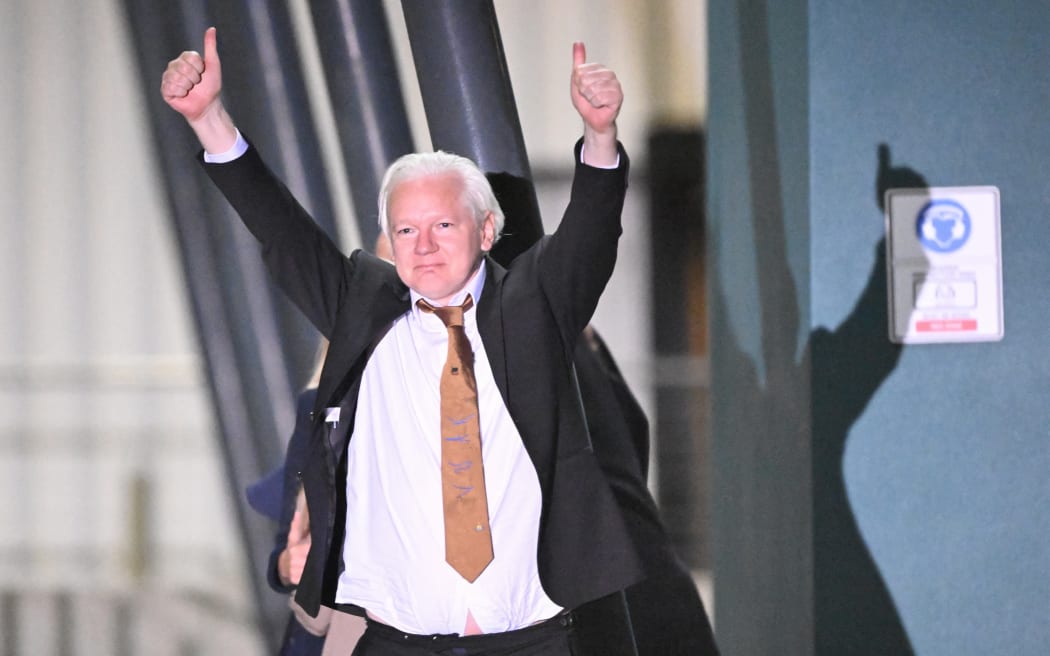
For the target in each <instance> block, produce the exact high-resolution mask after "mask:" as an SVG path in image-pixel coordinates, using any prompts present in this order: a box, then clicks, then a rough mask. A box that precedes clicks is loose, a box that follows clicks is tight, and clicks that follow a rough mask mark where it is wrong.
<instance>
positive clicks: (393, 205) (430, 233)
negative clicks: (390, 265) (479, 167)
mask: <svg viewBox="0 0 1050 656" xmlns="http://www.w3.org/2000/svg"><path fill="white" fill-rule="evenodd" d="M462 190H463V183H462V181H461V180H460V179H459V177H458V176H457V175H455V174H453V173H447V174H441V175H431V176H425V177H421V178H415V179H413V180H408V181H406V182H402V183H401V184H399V185H398V186H397V187H396V188H395V189H394V191H393V193H391V195H390V201H389V203H388V206H387V212H388V214H389V218H390V229H391V233H392V234H391V246H392V247H393V251H394V266H395V267H397V274H398V276H400V277H401V281H402V282H404V283H405V284H406V285H408V286H409V287H411V288H412V289H414V290H415V291H416V292H418V293H420V294H422V295H423V296H426V297H427V298H429V299H431V300H432V301H434V302H436V303H440V304H445V303H448V302H449V300H451V298H452V296H454V295H455V294H456V292H458V291H459V290H461V289H463V286H464V285H466V284H467V281H468V280H469V279H470V277H471V276H472V275H473V274H474V272H475V271H476V270H477V268H478V265H479V264H480V263H481V258H482V255H483V253H484V252H487V251H488V250H489V249H491V248H492V242H493V240H494V238H495V234H494V233H495V226H494V224H493V220H492V216H491V215H488V216H486V217H485V220H484V222H483V223H482V225H481V227H478V223H477V221H476V220H475V219H474V213H473V212H472V211H471V210H470V209H469V208H467V206H466V203H465V202H464V200H463V192H462Z"/></svg>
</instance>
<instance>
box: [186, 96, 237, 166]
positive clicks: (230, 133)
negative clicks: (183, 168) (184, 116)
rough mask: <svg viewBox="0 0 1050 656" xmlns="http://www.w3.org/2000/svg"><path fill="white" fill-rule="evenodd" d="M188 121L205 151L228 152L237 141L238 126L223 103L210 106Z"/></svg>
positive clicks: (214, 152) (213, 152)
mask: <svg viewBox="0 0 1050 656" xmlns="http://www.w3.org/2000/svg"><path fill="white" fill-rule="evenodd" d="M188 123H189V125H190V128H192V129H193V132H194V133H195V134H196V135H197V139H198V140H199V141H200V142H201V146H203V147H204V150H205V152H208V153H212V154H217V153H223V152H226V151H227V150H229V149H230V148H231V147H232V146H233V144H234V143H235V142H236V141H237V127H236V126H235V125H234V124H233V118H231V117H230V115H229V114H228V113H227V112H226V108H225V107H223V106H222V104H221V103H216V105H214V106H212V107H209V108H208V109H206V110H205V111H203V112H201V114H200V116H198V117H197V118H195V119H192V120H189V121H188Z"/></svg>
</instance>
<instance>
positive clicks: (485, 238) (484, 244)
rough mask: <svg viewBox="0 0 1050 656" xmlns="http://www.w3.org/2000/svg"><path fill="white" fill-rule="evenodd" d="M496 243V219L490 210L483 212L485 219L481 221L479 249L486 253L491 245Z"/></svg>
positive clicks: (490, 248)
mask: <svg viewBox="0 0 1050 656" xmlns="http://www.w3.org/2000/svg"><path fill="white" fill-rule="evenodd" d="M494 243H496V219H495V217H494V216H493V215H492V212H485V219H484V220H483V221H482V222H481V250H482V252H485V253H488V252H489V251H491V250H492V245H493V244H494Z"/></svg>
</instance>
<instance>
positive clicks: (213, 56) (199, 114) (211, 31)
mask: <svg viewBox="0 0 1050 656" xmlns="http://www.w3.org/2000/svg"><path fill="white" fill-rule="evenodd" d="M221 92H222V64H221V62H220V61H219V51H218V47H217V46H216V36H215V28H214V27H209V28H208V29H207V30H206V31H205V32H204V56H203V57H201V55H200V53H198V52H196V51H195V50H187V51H185V52H183V53H182V54H180V55H179V56H178V57H176V58H175V59H173V60H171V61H170V62H168V66H167V68H165V69H164V75H163V76H162V77H161V81H160V93H161V96H163V97H164V102H166V103H168V105H169V106H170V107H171V108H172V109H174V110H175V111H177V112H178V113H179V114H182V116H183V118H185V119H186V122H187V123H189V125H190V127H191V128H193V131H194V132H195V133H196V134H197V138H198V139H199V140H200V142H201V146H203V147H204V150H205V151H207V152H209V153H222V152H225V151H227V150H229V148H230V147H231V146H233V144H234V142H235V141H236V140H237V128H236V127H235V126H234V123H233V119H232V118H231V117H230V115H229V114H228V113H227V112H226V108H225V107H224V106H223V104H222V96H221Z"/></svg>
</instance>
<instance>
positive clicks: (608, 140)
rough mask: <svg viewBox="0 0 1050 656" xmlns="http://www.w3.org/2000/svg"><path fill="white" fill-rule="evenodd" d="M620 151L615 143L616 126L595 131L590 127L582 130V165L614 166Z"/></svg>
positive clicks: (612, 125)
mask: <svg viewBox="0 0 1050 656" xmlns="http://www.w3.org/2000/svg"><path fill="white" fill-rule="evenodd" d="M619 154H620V150H619V146H618V143H617V132H616V124H615V123H613V124H611V125H610V126H609V127H608V128H605V129H602V130H597V129H594V128H592V127H590V126H584V129H583V163H584V164H587V165H590V166H598V167H603V168H609V167H613V166H615V165H616V162H617V158H618V157H619Z"/></svg>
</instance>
